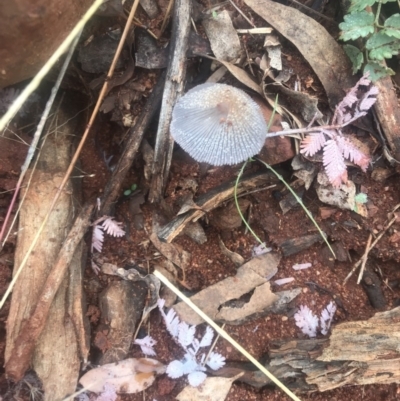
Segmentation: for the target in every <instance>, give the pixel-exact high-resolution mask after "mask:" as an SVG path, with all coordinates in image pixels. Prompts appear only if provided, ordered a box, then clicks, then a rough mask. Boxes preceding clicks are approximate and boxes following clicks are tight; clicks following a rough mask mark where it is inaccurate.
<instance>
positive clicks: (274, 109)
mask: <svg viewBox="0 0 400 401" xmlns="http://www.w3.org/2000/svg"><path fill="white" fill-rule="evenodd" d="M277 107H278V95H276V96H275V103H274V108H273V109H272V114H271V118H270V119H269V122H268V128H267V132H269V129H270V128H271V125H272V122H273V121H274V117H275V113H276V108H277Z"/></svg>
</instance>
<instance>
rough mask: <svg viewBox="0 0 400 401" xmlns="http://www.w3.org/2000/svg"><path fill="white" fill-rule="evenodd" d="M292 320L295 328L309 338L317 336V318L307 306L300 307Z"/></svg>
mask: <svg viewBox="0 0 400 401" xmlns="http://www.w3.org/2000/svg"><path fill="white" fill-rule="evenodd" d="M294 319H295V321H296V326H297V327H299V328H300V329H301V331H302V332H303V333H304V334H306V335H308V336H309V337H315V336H316V335H317V327H318V323H319V322H318V317H317V316H315V315H314V314H313V313H312V312H311V310H310V308H309V307H308V306H307V305H301V306H300V309H299V310H298V311H297V312H296V313H295V315H294Z"/></svg>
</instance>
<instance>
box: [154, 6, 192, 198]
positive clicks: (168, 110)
mask: <svg viewBox="0 0 400 401" xmlns="http://www.w3.org/2000/svg"><path fill="white" fill-rule="evenodd" d="M190 10H191V2H190V0H175V5H174V15H173V21H174V22H173V27H172V37H171V51H170V55H169V63H168V69H167V79H166V82H165V88H164V94H163V100H162V105H161V112H160V120H159V123H158V130H157V139H156V146H155V153H154V163H153V177H152V181H151V188H150V194H149V199H150V201H151V202H159V201H160V200H161V198H162V196H163V192H164V188H165V185H166V182H167V179H168V175H169V170H170V167H171V160H172V151H173V148H174V140H173V139H172V137H171V135H170V134H169V126H170V123H171V119H172V109H173V107H174V105H175V102H176V100H177V99H178V98H179V97H180V96H181V95H182V93H183V89H184V81H185V75H186V52H187V49H188V45H189V32H190V26H191V25H190Z"/></svg>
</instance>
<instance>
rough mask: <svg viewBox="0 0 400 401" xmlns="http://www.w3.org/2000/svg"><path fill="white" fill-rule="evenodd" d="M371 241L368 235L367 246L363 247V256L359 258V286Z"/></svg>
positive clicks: (370, 236)
mask: <svg viewBox="0 0 400 401" xmlns="http://www.w3.org/2000/svg"><path fill="white" fill-rule="evenodd" d="M371 241H372V235H371V234H370V235H369V237H368V241H367V245H365V252H364V255H363V257H362V258H361V260H362V262H361V269H360V273H359V274H358V280H357V284H360V281H361V279H362V277H363V274H364V270H365V265H366V264H367V260H368V254H369V250H370V247H371Z"/></svg>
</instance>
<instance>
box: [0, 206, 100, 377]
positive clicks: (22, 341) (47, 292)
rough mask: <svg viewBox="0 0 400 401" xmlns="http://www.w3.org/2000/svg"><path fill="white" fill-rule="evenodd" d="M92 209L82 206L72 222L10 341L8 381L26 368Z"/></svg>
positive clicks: (22, 372) (20, 375)
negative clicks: (27, 313) (31, 308)
mask: <svg viewBox="0 0 400 401" xmlns="http://www.w3.org/2000/svg"><path fill="white" fill-rule="evenodd" d="M93 209H94V204H88V205H86V206H85V207H84V208H83V209H82V211H81V213H80V214H79V215H78V217H77V218H76V220H75V222H74V224H73V226H72V228H71V230H70V232H69V234H68V236H67V238H66V239H65V241H64V243H63V246H62V248H61V250H60V253H59V255H58V259H57V261H56V262H55V264H54V266H53V267H52V268H51V271H50V273H49V275H48V276H47V280H46V282H45V284H44V287H43V289H42V292H41V295H40V297H39V299H38V301H37V304H36V307H35V309H34V312H33V313H32V315H31V316H30V318H29V320H27V321H26V322H25V323H24V325H23V326H22V328H21V330H20V332H19V334H18V337H17V338H16V340H15V341H14V347H13V349H12V351H11V353H10V357H9V359H8V361H7V363H6V366H5V368H6V372H7V377H8V378H9V379H12V380H14V381H19V380H21V378H22V377H23V375H24V374H25V372H26V370H27V369H28V367H29V363H30V360H31V357H32V354H33V351H34V349H35V346H36V342H37V339H38V338H39V336H40V335H41V333H42V332H43V329H44V327H45V325H46V322H47V318H48V315H49V311H50V307H51V305H52V302H53V300H54V297H55V296H56V294H57V291H58V289H59V288H60V285H61V283H62V281H63V280H64V277H65V273H66V271H67V270H68V268H69V266H70V264H71V260H72V258H73V256H74V254H75V250H76V247H77V246H78V244H79V242H80V241H81V240H82V238H83V235H84V234H85V232H86V230H87V228H88V227H89V224H90V216H91V213H92V211H93Z"/></svg>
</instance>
